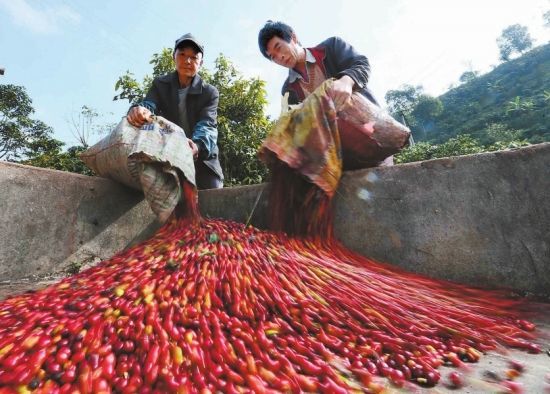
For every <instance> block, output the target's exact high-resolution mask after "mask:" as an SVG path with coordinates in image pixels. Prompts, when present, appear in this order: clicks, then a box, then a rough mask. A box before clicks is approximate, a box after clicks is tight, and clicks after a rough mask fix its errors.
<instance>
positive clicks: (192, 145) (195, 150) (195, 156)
mask: <svg viewBox="0 0 550 394" xmlns="http://www.w3.org/2000/svg"><path fill="white" fill-rule="evenodd" d="M187 142H188V143H189V147H190V148H191V151H192V152H193V160H197V159H198V158H199V147H198V146H197V144H195V143H194V142H193V140H192V139H190V138H188V139H187Z"/></svg>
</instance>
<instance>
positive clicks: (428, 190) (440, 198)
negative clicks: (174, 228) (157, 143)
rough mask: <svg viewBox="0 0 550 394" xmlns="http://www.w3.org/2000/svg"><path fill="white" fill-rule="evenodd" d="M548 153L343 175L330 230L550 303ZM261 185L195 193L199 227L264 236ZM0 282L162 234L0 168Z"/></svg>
mask: <svg viewBox="0 0 550 394" xmlns="http://www.w3.org/2000/svg"><path fill="white" fill-rule="evenodd" d="M549 170H550V144H548V143H547V144H539V145H534V146H530V147H526V148H522V149H518V150H514V151H504V152H495V153H486V154H480V155H472V156H462V157H455V158H448V159H438V160H431V161H425V162H418V163H410V164H405V165H399V166H395V167H386V168H376V169H368V170H360V171H355V172H350V173H346V174H345V175H344V177H343V179H342V183H341V187H340V189H339V192H338V195H337V198H336V201H335V210H336V222H335V230H336V234H337V236H338V238H339V239H340V240H342V242H343V243H344V244H345V245H346V246H348V247H349V248H351V249H353V250H355V251H357V252H359V253H361V254H363V255H366V256H370V257H372V258H374V259H377V260H380V261H387V262H389V263H392V264H396V265H399V266H401V267H403V268H405V269H407V270H411V271H414V272H419V273H422V274H426V275H430V276H433V277H437V278H442V279H450V280H454V281H458V282H463V283H468V284H471V285H479V286H483V287H497V286H505V287H510V288H513V289H517V290H521V291H530V292H536V293H545V294H549V293H550V235H549V234H550V199H549V198H548V197H549V194H550V193H549V191H550V176H549V175H550V171H549ZM267 193H268V189H267V185H266V184H262V185H256V186H245V187H236V188H227V189H222V190H209V191H202V192H200V193H199V201H200V207H201V211H202V213H203V215H204V216H206V217H222V218H226V219H231V220H237V221H241V222H247V221H249V222H250V223H251V224H253V225H256V226H258V227H260V228H265V227H266V213H267ZM0 195H1V197H0V198H1V200H2V207H3V208H4V209H3V210H2V213H1V214H0V215H1V216H0V220H1V221H0V234H1V235H0V245H1V247H0V277H1V278H2V279H17V278H23V277H28V276H31V275H43V274H45V273H48V272H52V271H56V270H57V271H58V270H60V269H62V268H63V267H67V266H68V265H70V264H71V263H74V262H78V261H82V260H83V259H85V258H87V259H88V260H90V261H91V262H94V261H98V260H99V259H105V258H108V257H110V256H111V255H112V254H114V253H115V252H117V251H119V250H122V249H123V248H125V247H127V246H129V245H131V244H133V243H135V242H137V241H139V240H142V239H145V238H146V237H148V236H150V235H151V234H153V233H154V231H155V230H156V229H157V228H158V223H156V222H155V220H154V216H153V215H152V214H151V213H150V212H149V210H148V207H147V205H146V203H145V202H144V201H142V197H141V195H140V193H139V192H136V191H133V190H131V189H128V188H125V187H123V186H120V185H117V184H115V183H114V182H111V181H109V180H106V179H101V178H96V177H86V176H80V175H76V174H70V173H66V172H59V171H53V170H44V169H38V168H33V167H26V166H21V165H16V164H9V163H0Z"/></svg>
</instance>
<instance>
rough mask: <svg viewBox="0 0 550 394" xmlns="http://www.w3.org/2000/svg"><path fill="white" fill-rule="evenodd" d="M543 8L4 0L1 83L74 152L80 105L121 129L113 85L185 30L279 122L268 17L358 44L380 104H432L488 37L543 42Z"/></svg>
mask: <svg viewBox="0 0 550 394" xmlns="http://www.w3.org/2000/svg"><path fill="white" fill-rule="evenodd" d="M549 9H550V0H524V1H521V2H520V1H510V0H475V1H473V0H462V1H453V2H449V1H441V0H414V1H413V0H385V1H384V0H332V1H330V2H329V1H324V0H277V1H271V0H267V1H258V0H255V1H232V2H231V1H224V0H202V1H193V0H189V1H169V0H156V1H142V0H134V1H126V0H119V1H102V0H96V1H88V0H72V1H69V0H40V1H39V0H35V1H33V0H0V67H4V68H5V69H6V71H5V75H4V76H0V83H2V84H15V85H22V86H24V87H25V88H26V89H27V92H28V94H29V96H30V97H31V98H32V100H33V105H34V108H35V109H36V113H35V114H34V116H33V117H34V118H36V119H40V120H42V121H44V122H45V123H46V124H48V125H50V126H52V127H53V128H54V130H55V137H56V138H58V139H60V140H62V141H64V142H66V143H67V146H71V145H75V144H76V143H77V141H76V139H75V138H74V136H73V135H72V133H71V132H70V125H69V123H70V121H71V118H74V117H75V116H76V115H77V114H78V112H79V110H80V108H81V107H82V106H83V105H87V106H89V107H91V108H93V109H95V110H96V111H97V112H99V113H100V114H101V118H100V119H99V122H100V123H101V122H102V123H107V122H116V121H117V120H119V119H120V118H121V117H122V116H123V115H124V114H125V113H126V110H127V108H128V103H127V102H126V101H117V102H113V101H112V98H113V96H114V95H115V90H114V85H115V82H116V80H117V78H118V77H119V76H121V75H123V74H124V73H125V71H126V70H130V71H132V72H133V73H134V74H135V75H136V77H137V78H138V80H141V78H142V77H143V76H144V75H145V74H147V73H150V71H151V69H150V65H149V60H150V59H151V56H152V54H154V53H157V52H159V51H160V50H161V48H163V47H171V46H172V45H173V42H174V40H175V39H176V38H177V37H179V36H180V35H182V34H184V33H187V32H192V33H193V34H194V35H195V36H197V37H198V38H199V39H200V40H202V41H203V42H204V45H205V67H207V68H209V69H211V70H212V69H213V62H214V60H215V59H216V57H217V56H218V55H219V54H220V53H223V54H224V55H225V56H227V57H229V58H230V59H231V60H232V61H233V62H234V63H235V65H236V66H237V68H238V69H239V70H240V71H241V72H242V73H243V74H244V76H246V77H256V76H259V77H260V78H262V79H264V80H265V81H266V82H267V91H268V100H269V105H268V107H267V113H268V114H269V115H270V116H271V117H277V114H278V112H279V107H280V96H279V92H280V86H281V83H282V81H283V79H284V77H285V75H286V70H285V69H283V68H281V67H279V66H276V65H275V64H272V63H270V62H268V61H267V60H266V59H265V58H263V57H262V56H261V54H260V52H259V51H258V46H257V33H258V30H259V28H260V27H261V26H262V25H263V23H264V22H265V21H266V20H267V19H274V20H283V21H285V22H287V23H289V24H290V25H292V26H293V27H294V28H295V30H296V31H297V33H298V37H299V39H300V41H301V42H302V44H304V45H305V46H314V45H316V44H317V43H319V42H320V41H322V40H324V39H325V38H328V37H330V36H334V35H337V36H340V37H342V38H344V39H345V40H346V41H348V42H349V43H351V44H352V45H354V46H355V47H356V48H357V49H358V50H359V51H360V52H362V53H363V54H365V55H366V56H367V57H368V58H369V61H370V63H371V66H372V74H371V82H370V87H371V89H372V90H373V92H374V93H375V95H376V97H377V98H378V99H379V100H381V101H382V100H383V97H384V95H385V93H386V92H387V91H388V90H390V89H397V88H399V87H400V86H401V85H403V84H411V85H422V86H423V87H424V89H425V91H426V92H427V93H429V94H432V95H439V94H441V93H443V92H445V91H446V90H447V89H448V88H449V86H450V85H452V84H457V83H458V78H459V77H460V75H461V74H462V73H463V72H464V71H467V70H470V69H471V70H479V71H481V72H486V71H488V70H490V69H491V67H492V66H494V65H497V64H498V47H497V44H496V38H497V37H498V36H499V35H500V34H501V32H502V30H503V29H504V28H505V27H507V26H509V25H511V24H515V23H520V24H522V25H525V26H527V27H528V28H529V33H530V34H531V36H532V37H533V38H534V39H535V45H541V44H544V43H547V42H549V41H550V29H549V28H545V27H544V26H543V19H542V15H543V14H544V12H545V11H547V10H549ZM98 138H100V137H99V136H92V138H91V140H92V142H94V141H96V140H97V139H98Z"/></svg>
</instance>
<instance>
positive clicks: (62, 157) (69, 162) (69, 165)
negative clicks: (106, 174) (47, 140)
mask: <svg viewBox="0 0 550 394" xmlns="http://www.w3.org/2000/svg"><path fill="white" fill-rule="evenodd" d="M61 146H62V145H59V146H54V147H52V148H51V149H49V150H47V151H44V152H37V153H36V154H32V155H31V156H30V157H29V158H28V159H26V160H23V161H21V164H26V165H30V166H35V167H43V168H51V169H53V170H60V171H69V172H74V173H77V174H83V175H93V172H92V170H90V169H89V168H88V167H87V166H86V165H85V164H84V162H83V161H82V160H81V159H80V157H79V154H80V153H82V152H84V151H85V150H86V147H84V146H72V147H70V148H69V149H67V151H66V152H63V151H61Z"/></svg>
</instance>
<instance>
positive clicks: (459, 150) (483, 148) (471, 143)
mask: <svg viewBox="0 0 550 394" xmlns="http://www.w3.org/2000/svg"><path fill="white" fill-rule="evenodd" d="M493 131H494V132H495V134H494V137H495V138H499V137H501V136H502V135H499V134H502V133H504V134H506V135H505V139H503V140H496V141H494V142H493V143H491V144H488V145H483V144H481V143H480V142H479V141H478V140H477V139H475V138H473V137H472V136H471V135H468V134H460V135H458V136H456V137H453V138H451V139H449V140H448V141H446V142H444V143H442V144H432V143H429V142H425V141H423V142H419V143H417V144H414V145H413V146H410V147H407V148H405V149H403V150H402V151H401V152H399V154H397V155H395V156H394V160H395V163H398V164H400V163H410V162H415V161H422V160H431V159H440V158H444V157H453V156H462V155H471V154H475V153H481V152H492V151H497V150H504V149H515V148H519V147H522V146H526V145H529V143H528V142H527V141H526V140H522V139H515V138H516V137H517V135H516V134H514V132H513V131H511V130H505V129H503V128H502V127H501V126H498V125H495V127H494V130H493Z"/></svg>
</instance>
